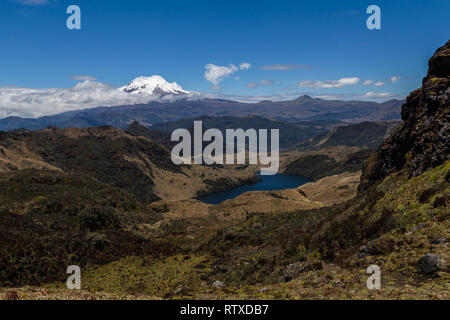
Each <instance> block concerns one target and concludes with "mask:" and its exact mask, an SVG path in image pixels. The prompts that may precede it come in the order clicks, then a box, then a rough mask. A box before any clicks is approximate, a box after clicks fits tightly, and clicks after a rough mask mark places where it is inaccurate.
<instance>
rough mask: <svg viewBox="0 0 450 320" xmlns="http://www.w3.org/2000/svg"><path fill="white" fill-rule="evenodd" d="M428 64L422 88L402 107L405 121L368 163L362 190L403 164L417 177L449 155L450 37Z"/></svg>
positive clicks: (364, 172)
mask: <svg viewBox="0 0 450 320" xmlns="http://www.w3.org/2000/svg"><path fill="white" fill-rule="evenodd" d="M428 64H429V69H428V74H427V75H426V77H425V78H424V79H423V82H422V88H420V89H418V90H415V91H413V92H412V93H411V94H410V96H409V97H408V98H407V100H406V102H405V104H404V105H403V107H402V119H403V121H404V123H403V124H402V125H401V126H400V128H399V129H398V130H397V131H396V132H395V133H394V134H393V135H391V136H390V137H389V138H388V139H386V140H385V142H384V143H383V145H382V146H381V147H380V148H379V149H378V152H377V154H376V156H373V157H372V158H371V159H369V161H368V162H367V163H366V166H365V169H364V171H363V175H362V177H361V185H360V191H361V190H365V189H367V187H369V186H370V185H372V184H374V183H375V182H377V181H380V180H381V179H383V178H385V177H386V176H388V175H389V174H391V173H393V172H397V171H400V170H402V169H404V168H406V169H407V171H408V173H409V175H410V177H415V176H418V175H420V174H422V173H424V172H425V171H427V170H429V169H432V168H434V167H436V166H439V165H441V164H442V163H444V162H445V161H447V160H449V159H450V123H449V122H450V121H449V120H450V110H449V98H450V88H449V83H450V41H448V42H447V43H446V44H445V45H444V46H443V47H441V48H439V49H438V50H437V51H436V53H435V54H434V55H433V57H432V58H431V59H430V60H429V63H428Z"/></svg>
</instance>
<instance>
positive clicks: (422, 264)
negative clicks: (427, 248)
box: [417, 253, 445, 275]
mask: <svg viewBox="0 0 450 320" xmlns="http://www.w3.org/2000/svg"><path fill="white" fill-rule="evenodd" d="M444 264H445V262H444V261H443V259H442V258H441V257H440V256H438V255H436V254H431V253H429V254H426V255H424V256H423V257H422V258H420V259H419V261H417V268H418V269H419V271H420V272H422V273H424V274H426V275H433V274H434V273H436V271H438V270H439V269H440V268H441V267H442V266H443V265H444Z"/></svg>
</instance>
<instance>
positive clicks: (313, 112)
mask: <svg viewBox="0 0 450 320" xmlns="http://www.w3.org/2000/svg"><path fill="white" fill-rule="evenodd" d="M300 98H301V97H300ZM304 100H305V98H304V99H300V100H298V99H296V100H290V101H276V102H273V101H271V102H268V101H265V102H264V101H263V102H259V103H241V102H236V101H231V100H223V99H202V100H189V99H178V100H176V101H166V102H151V103H148V104H136V105H127V106H115V107H97V108H92V109H86V110H80V111H70V112H65V113H61V114H57V115H53V116H45V117H40V118H36V119H29V118H28V119H27V118H19V117H8V118H4V119H0V130H3V131H9V130H14V129H19V128H24V129H29V130H39V129H44V128H46V127H47V126H50V125H51V126H56V127H61V128H67V127H88V126H101V125H112V126H115V127H118V128H121V129H125V128H127V127H128V126H129V125H130V124H131V123H133V122H134V121H138V122H140V123H141V124H143V125H145V126H150V125H152V124H156V123H162V122H168V121H176V120H179V119H182V118H195V117H199V116H203V115H207V116H234V117H243V116H251V115H258V116H261V117H264V118H268V119H272V120H281V121H288V122H295V121H322V120H327V121H346V122H360V121H359V120H358V119H361V118H364V119H367V120H373V121H378V120H383V119H384V116H385V114H386V113H387V114H392V113H394V114H396V116H393V117H392V116H390V117H388V120H396V119H399V118H400V107H401V104H402V101H400V100H395V101H396V102H392V101H388V102H384V103H377V102H368V101H340V100H322V99H313V98H310V99H306V100H307V101H304ZM372 115H373V116H372Z"/></svg>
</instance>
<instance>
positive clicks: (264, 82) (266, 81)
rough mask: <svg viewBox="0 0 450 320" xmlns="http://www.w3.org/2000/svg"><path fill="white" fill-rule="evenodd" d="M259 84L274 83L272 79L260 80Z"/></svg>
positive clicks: (267, 84)
mask: <svg viewBox="0 0 450 320" xmlns="http://www.w3.org/2000/svg"><path fill="white" fill-rule="evenodd" d="M261 84H262V85H263V86H271V85H273V84H274V82H273V81H272V80H261Z"/></svg>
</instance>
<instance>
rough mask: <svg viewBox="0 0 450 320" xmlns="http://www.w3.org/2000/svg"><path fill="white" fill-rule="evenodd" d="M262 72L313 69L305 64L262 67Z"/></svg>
mask: <svg viewBox="0 0 450 320" xmlns="http://www.w3.org/2000/svg"><path fill="white" fill-rule="evenodd" d="M260 69H261V70H276V71H289V70H295V69H312V67H311V66H308V65H305V64H271V65H267V66H262V67H261V68H260Z"/></svg>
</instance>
